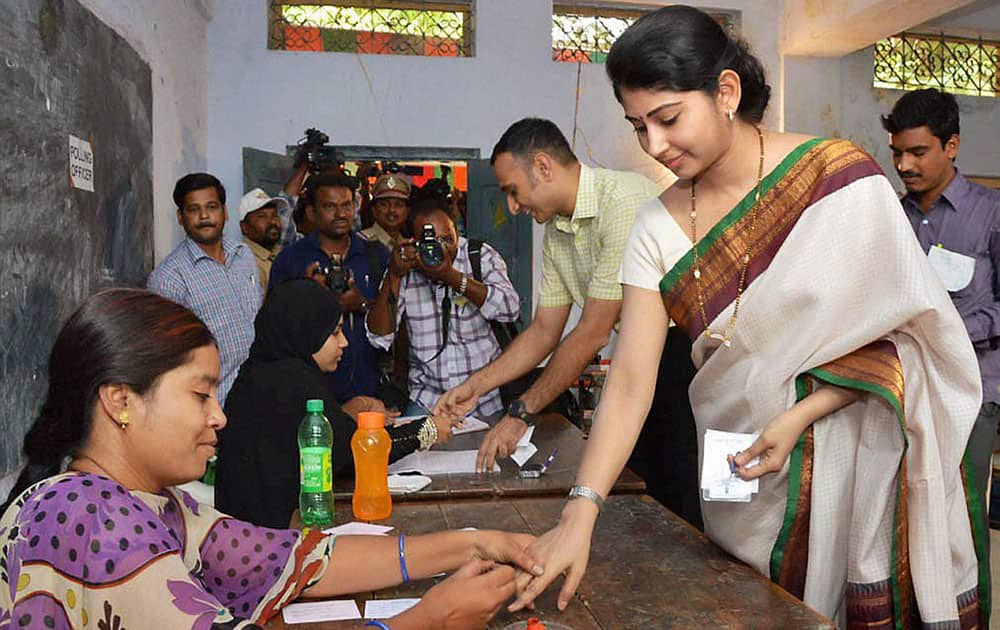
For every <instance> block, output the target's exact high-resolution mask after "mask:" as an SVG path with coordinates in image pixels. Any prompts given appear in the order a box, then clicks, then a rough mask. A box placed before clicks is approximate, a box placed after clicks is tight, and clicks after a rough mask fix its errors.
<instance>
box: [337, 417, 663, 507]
mask: <svg viewBox="0 0 1000 630" xmlns="http://www.w3.org/2000/svg"><path fill="white" fill-rule="evenodd" d="M485 435H486V431H479V432H476V433H467V434H465V435H458V436H455V437H453V438H452V439H451V440H449V441H448V442H447V443H446V444H442V445H439V446H435V447H434V448H435V449H440V450H452V451H462V450H476V449H478V448H479V445H480V444H482V441H483V437H484V436H485ZM531 441H532V442H533V443H534V445H535V446H537V447H538V452H537V453H535V454H534V455H533V456H532V458H531V460H530V461H531V462H539V463H541V462H544V461H545V458H547V457H548V456H549V453H551V452H552V449H555V448H558V449H559V454H558V455H556V459H555V461H554V462H553V463H552V466H550V467H549V469H548V471H547V472H546V473H545V474H544V475H542V476H541V477H540V478H538V479H521V478H519V477H518V476H517V471H518V466H517V464H516V463H515V462H514V461H513V460H512V459H509V458H508V459H504V460H502V461H500V462H499V463H500V472H499V473H492V474H482V475H477V474H461V475H458V474H454V475H436V476H433V477H431V479H432V481H431V485H429V486H427V487H426V488H424V489H423V490H421V491H420V492H412V493H409V494H403V495H393V497H392V500H393V503H400V502H405V501H442V500H445V499H487V498H489V497H501V496H508V497H541V496H560V495H562V496H564V495H566V494H567V493H568V492H569V489H570V488H571V487H573V485H574V484H575V483H576V471H577V469H578V468H579V467H580V459H581V458H582V457H583V447H584V445H585V444H586V438H585V437H584V435H583V433H582V432H581V431H580V429H578V428H576V427H575V426H573V424H572V423H570V422H569V421H568V420H566V418H564V417H562V416H560V415H558V414H548V415H544V416H539V418H538V420H537V421H536V423H535V433H534V435H533V436H532V439H531ZM645 489H646V482H645V481H643V480H642V478H641V477H639V476H638V475H636V474H635V473H634V472H632V471H631V470H629V469H627V468H626V469H625V470H624V471H622V474H621V476H619V477H618V481H617V482H616V483H615V485H614V487H612V489H611V491H612V493H614V494H625V493H633V494H638V493H641V492H643V491H645ZM333 492H334V499H335V500H336V501H339V506H346V508H347V510H348V511H350V507H349V506H350V500H351V495H352V493H353V492H354V479H336V480H334V483H333Z"/></svg>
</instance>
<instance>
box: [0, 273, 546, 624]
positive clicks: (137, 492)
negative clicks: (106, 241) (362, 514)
mask: <svg viewBox="0 0 1000 630" xmlns="http://www.w3.org/2000/svg"><path fill="white" fill-rule="evenodd" d="M218 380H219V351H218V350H217V348H216V346H215V342H214V340H213V338H212V335H211V333H210V332H209V331H208V328H206V327H205V325H204V324H203V323H202V322H201V320H199V319H198V318H197V317H195V315H194V314H193V313H191V312H190V311H189V310H187V309H186V308H184V307H182V306H180V305H178V304H175V303H174V302H171V301H169V300H166V299H164V298H162V297H159V296H157V295H155V294H153V293H149V292H146V291H140V290H135V289H112V290H108V291H104V292H102V293H98V294H97V295H94V296H93V297H91V298H90V299H88V300H87V301H86V302H85V303H84V304H83V305H82V306H81V307H80V308H79V310H77V311H76V313H74V314H73V315H72V316H71V317H70V319H69V321H68V322H67V323H66V324H65V325H64V326H63V328H62V330H61V331H60V333H59V335H58V337H57V339H56V342H55V346H54V347H53V349H52V354H51V356H50V359H49V389H48V395H47V397H46V399H45V402H44V403H43V405H42V407H41V411H40V413H39V415H38V417H37V418H36V420H35V422H34V424H33V425H32V427H31V429H30V430H29V431H28V434H27V436H26V438H25V442H24V453H25V455H27V458H28V463H27V465H26V466H25V468H24V471H23V472H22V473H21V475H20V477H19V479H18V480H17V483H16V485H15V486H14V489H13V490H12V491H11V494H10V498H9V499H8V502H7V505H6V506H5V507H4V510H3V517H2V519H0V541H2V542H0V544H2V549H0V566H2V567H3V568H4V570H3V571H2V572H0V626H3V627H6V626H7V625H12V624H14V623H15V622H16V624H19V626H21V627H30V628H45V627H48V628H83V627H93V626H94V625H95V620H96V625H97V626H99V627H102V628H104V627H107V628H112V627H114V628H143V627H149V625H150V624H151V621H153V620H155V622H156V624H158V625H159V626H161V627H168V628H182V627H183V628H192V627H194V628H204V629H206V630H207V629H209V628H258V627H259V626H257V625H254V624H263V623H266V622H267V621H268V620H269V619H270V618H272V617H273V616H274V615H276V614H277V613H278V611H279V610H280V609H281V608H282V607H283V606H285V605H286V604H288V603H289V602H291V601H293V600H295V599H297V598H298V597H300V596H305V597H333V596H336V595H341V594H347V593H355V592H361V591H369V590H371V589H378V588H383V587H387V586H390V585H393V584H396V583H399V582H400V581H401V579H408V578H407V575H408V576H409V578H422V577H427V576H430V575H434V574H435V573H437V572H440V571H451V570H454V569H458V571H456V573H455V574H454V575H452V576H451V577H450V578H449V579H447V580H445V581H444V582H442V583H440V584H438V585H436V586H435V587H433V588H432V589H430V590H429V591H428V592H427V594H426V595H425V596H424V598H423V599H422V601H421V603H420V604H418V605H417V606H416V607H414V608H412V609H410V610H409V611H407V612H405V613H402V614H400V615H398V616H397V617H396V618H394V619H392V620H387V622H386V623H387V624H388V625H390V626H391V627H392V628H393V630H399V629H400V628H403V629H405V628H431V627H433V628H438V627H442V628H443V627H448V628H458V627H461V628H472V627H479V628H481V627H483V626H484V625H486V623H487V622H488V620H489V618H490V617H491V616H492V615H493V613H494V612H496V610H497V608H498V607H499V606H500V605H502V603H503V602H504V601H505V600H506V599H508V598H509V597H511V596H512V595H513V593H514V589H515V586H514V569H513V568H511V567H509V566H501V565H495V564H494V561H496V562H500V563H504V562H508V563H515V564H517V565H519V566H521V567H524V568H526V569H529V570H530V569H532V568H535V567H534V563H533V561H532V560H531V559H530V557H529V556H528V555H527V554H526V553H525V552H524V551H523V549H524V548H525V546H526V545H528V544H530V542H531V541H532V540H533V539H532V537H531V536H528V535H521V534H507V533H504V532H488V531H478V532H440V533H436V534H430V535H427V536H414V537H412V538H409V539H405V538H403V537H400V538H399V539H397V538H388V537H381V536H340V537H337V539H336V541H335V540H334V537H332V536H325V535H323V534H322V533H321V532H319V531H315V530H313V531H308V532H305V533H303V532H299V531H296V530H287V529H266V528H263V527H258V526H255V525H251V524H250V523H246V522H242V521H238V520H235V519H233V518H230V517H229V516H226V515H225V514H222V513H220V512H217V511H216V510H214V509H212V508H211V507H209V506H207V505H199V504H198V503H197V502H195V501H194V500H193V499H192V498H191V497H190V495H188V494H186V493H184V492H182V491H180V490H178V489H177V488H175V487H174V486H175V485H177V484H181V483H184V482H187V481H191V480H193V479H197V478H199V477H200V476H201V475H202V474H203V473H204V472H205V465H206V462H207V460H208V458H209V457H211V455H212V454H213V453H214V451H215V448H214V446H215V442H216V432H217V431H219V430H220V429H222V428H223V427H225V425H226V416H225V415H224V414H223V412H222V409H221V408H220V407H219V402H218V399H217V398H216V394H215V389H216V385H217V384H218ZM66 460H68V461H69V468H68V469H67V470H65V471H62V466H63V464H64V462H65V461H66ZM335 542H336V545H335V544H334V543H335ZM400 551H402V552H403V553H402V554H400ZM459 567H461V568H459ZM538 569H539V572H540V567H538Z"/></svg>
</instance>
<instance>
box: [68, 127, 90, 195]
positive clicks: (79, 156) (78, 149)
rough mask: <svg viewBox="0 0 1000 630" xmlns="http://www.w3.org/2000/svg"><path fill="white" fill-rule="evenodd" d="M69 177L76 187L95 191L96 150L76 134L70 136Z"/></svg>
mask: <svg viewBox="0 0 1000 630" xmlns="http://www.w3.org/2000/svg"><path fill="white" fill-rule="evenodd" d="M69 179H70V181H71V182H72V183H73V187H74V188H79V189H80V190H89V191H90V192H94V150H93V149H92V148H91V147H90V143H89V142H87V141H86V140H82V139H80V138H77V137H76V136H74V135H70V137H69Z"/></svg>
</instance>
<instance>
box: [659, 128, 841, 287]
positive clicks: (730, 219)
mask: <svg viewBox="0 0 1000 630" xmlns="http://www.w3.org/2000/svg"><path fill="white" fill-rule="evenodd" d="M826 141H827V140H825V139H824V138H812V139H810V140H806V141H805V142H803V143H802V144H800V145H799V146H797V147H795V148H794V149H792V151H791V153H789V154H788V155H786V156H785V158H784V159H783V160H781V162H780V163H779V164H778V165H777V166H776V167H774V169H773V170H772V171H771V172H770V173H768V174H767V175H765V176H764V178H763V179H762V180H761V195H760V200H761V203H762V204H763V203H764V202H765V200H766V198H767V197H768V196H769V195H771V193H772V191H773V190H774V188H775V186H777V184H778V183H779V182H780V181H781V180H782V179H783V178H784V177H785V176H786V175H787V174H788V172H789V171H790V170H791V169H792V167H793V166H795V164H796V163H798V161H799V160H800V159H801V158H802V157H803V156H804V155H805V154H806V153H808V152H809V150H810V149H812V148H813V147H815V146H816V145H819V144H821V143H823V142H826ZM755 192H756V191H755V190H751V191H750V192H748V193H747V194H746V195H745V196H744V197H743V199H741V200H740V202H739V203H738V204H736V206H734V207H733V209H732V210H730V211H729V212H727V213H726V214H725V216H723V217H722V218H721V219H719V222H718V223H716V224H715V225H714V226H712V229H711V230H709V231H708V234H706V235H705V236H704V237H702V238H701V240H699V241H698V243H696V244H697V245H700V246H702V247H700V248H699V249H702V250H703V251H704V253H703V254H702V255H701V256H702V258H705V257H706V256H707V254H708V253H709V250H710V249H711V248H712V246H714V245H715V244H716V243H717V242H718V241H719V239H720V238H722V236H723V234H724V233H725V232H726V231H727V230H728V229H729V228H731V227H732V226H733V225H735V224H736V223H737V222H738V221H739V220H740V219H742V218H743V217H744V216H746V214H747V212H749V211H750V209H751V208H752V207H753V199H754V196H755ZM693 263H694V247H693V246H692V248H691V250H689V251H688V252H687V253H686V254H684V255H683V256H682V257H681V259H680V260H678V261H677V263H676V264H675V265H674V266H673V267H672V268H671V269H670V270H669V271H668V272H667V274H666V275H665V276H663V279H662V280H660V292H661V293H669V292H670V291H671V290H672V289H673V288H674V285H675V284H676V283H677V281H678V280H680V278H681V276H683V275H684V274H686V273H688V272H689V271H690V270H691V265H692V264H693Z"/></svg>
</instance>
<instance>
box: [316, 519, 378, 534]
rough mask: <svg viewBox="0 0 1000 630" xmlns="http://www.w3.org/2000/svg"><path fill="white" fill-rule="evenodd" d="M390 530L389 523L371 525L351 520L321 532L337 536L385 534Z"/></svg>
mask: <svg viewBox="0 0 1000 630" xmlns="http://www.w3.org/2000/svg"><path fill="white" fill-rule="evenodd" d="M391 531H392V526H391V525H372V524H371V523H359V522H357V521H353V522H350V523H344V524H343V525H337V526H336V527H330V528H328V529H324V530H323V533H324V534H336V535H338V536H385V535H386V534H387V533H389V532H391Z"/></svg>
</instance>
